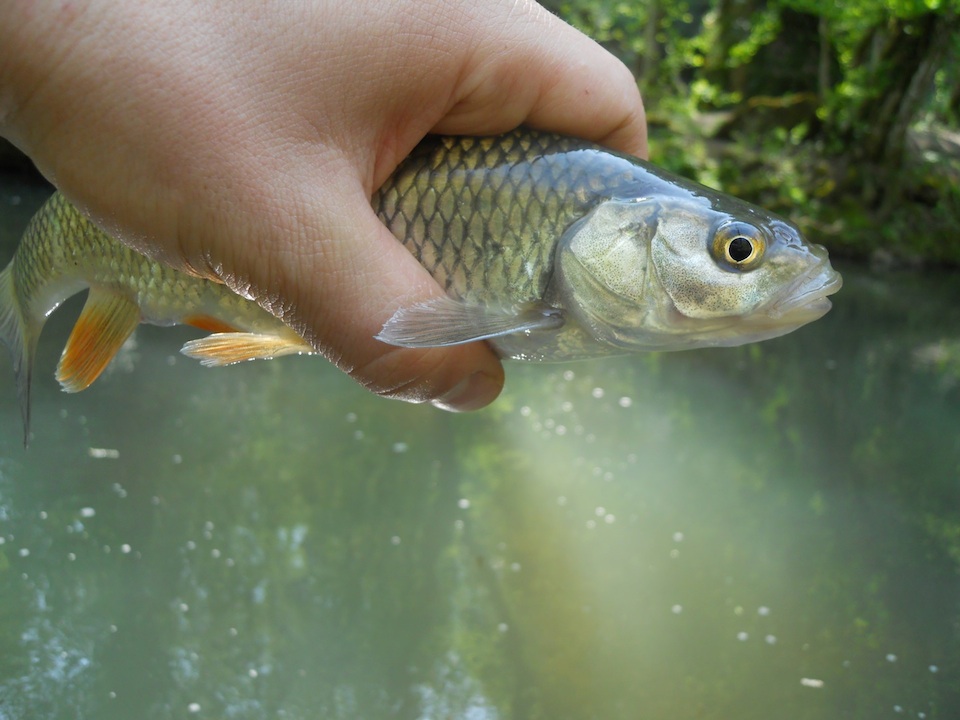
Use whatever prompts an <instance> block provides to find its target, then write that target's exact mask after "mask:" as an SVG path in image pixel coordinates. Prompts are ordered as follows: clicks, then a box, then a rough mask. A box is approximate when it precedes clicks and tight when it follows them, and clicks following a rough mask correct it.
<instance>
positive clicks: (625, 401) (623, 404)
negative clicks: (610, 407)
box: [617, 395, 633, 408]
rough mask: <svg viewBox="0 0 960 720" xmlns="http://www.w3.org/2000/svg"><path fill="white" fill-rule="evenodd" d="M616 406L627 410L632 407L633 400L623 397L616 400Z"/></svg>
mask: <svg viewBox="0 0 960 720" xmlns="http://www.w3.org/2000/svg"><path fill="white" fill-rule="evenodd" d="M617 404H618V405H619V406H620V407H622V408H628V407H630V406H631V405H633V400H632V399H631V398H628V397H627V396H626V395H624V396H623V397H622V398H620V399H619V400H617Z"/></svg>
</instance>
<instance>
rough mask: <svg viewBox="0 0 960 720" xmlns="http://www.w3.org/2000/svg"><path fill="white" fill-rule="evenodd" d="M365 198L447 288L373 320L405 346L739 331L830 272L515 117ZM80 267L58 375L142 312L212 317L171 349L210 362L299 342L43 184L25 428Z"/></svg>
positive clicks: (832, 283)
mask: <svg viewBox="0 0 960 720" xmlns="http://www.w3.org/2000/svg"><path fill="white" fill-rule="evenodd" d="M372 204H373V208H374V210H375V211H376V212H377V214H378V216H379V217H380V219H381V220H382V221H383V222H384V224H385V225H386V226H387V227H388V228H390V230H391V231H392V232H393V234H394V235H395V236H396V237H397V238H398V239H399V240H400V241H401V242H402V243H403V244H404V245H405V246H406V247H407V248H408V249H409V250H410V252H411V253H412V254H413V255H414V256H415V257H416V258H417V260H418V261H419V262H420V263H421V264H422V265H423V266H424V267H425V268H426V269H427V270H428V271H429V272H430V273H431V274H432V275H433V277H434V278H435V279H436V280H437V281H438V282H439V283H440V284H441V285H442V286H443V287H444V288H445V289H446V291H447V297H446V298H441V299H439V300H435V301H433V302H429V303H426V304H422V305H417V306H414V307H410V308H401V309H399V310H398V311H397V313H396V314H395V315H394V316H393V317H392V318H391V319H390V320H389V321H388V322H387V323H386V324H385V325H384V328H383V330H382V331H381V333H380V334H379V335H378V337H379V338H380V339H381V340H383V341H384V342H387V343H390V344H394V345H400V346H406V347H433V346H442V345H453V344H458V343H464V342H472V341H477V340H487V341H489V342H490V343H491V344H492V345H493V347H494V348H495V349H496V350H497V351H498V352H499V353H500V354H501V355H502V356H504V357H510V358H516V359H526V360H568V359H577V358H585V357H595V356H601V355H610V354H616V353H624V352H631V351H640V350H676V349H684V348H691V347H703V346H711V345H737V344H741V343H744V342H751V341H755V340H762V339H766V338H769V337H775V336H777V335H782V334H784V333H786V332H790V331H791V330H793V329H795V328H797V327H799V326H800V325H803V324H805V323H807V322H810V321H811V320H814V319H816V318H818V317H820V316H821V315H823V314H824V313H825V312H826V311H827V310H828V309H829V307H830V301H829V300H828V299H827V296H828V295H830V294H831V293H833V292H835V291H836V290H837V289H839V287H840V282H841V281H840V276H839V275H838V274H837V273H836V272H835V271H833V269H832V268H831V267H830V263H829V261H828V260H827V255H826V251H825V250H824V249H823V248H821V247H819V246H816V245H810V244H808V243H807V242H806V241H804V239H803V238H802V237H801V235H800V233H799V231H797V229H796V228H795V227H794V226H793V225H791V224H790V223H788V222H787V221H785V220H782V219H780V218H777V217H775V216H773V215H771V214H769V213H767V212H765V211H764V210H762V209H760V208H758V207H756V206H753V205H750V204H748V203H745V202H743V201H741V200H738V199H736V198H733V197H730V196H727V195H724V194H722V193H719V192H717V191H714V190H710V189H708V188H705V187H703V186H700V185H697V184H696V183H693V182H690V181H688V180H685V179H682V178H679V177H676V176H673V175H670V174H668V173H666V172H664V171H662V170H660V169H658V168H656V167H655V166H653V165H650V164H649V163H645V162H643V161H640V160H637V159H636V158H631V157H627V156H622V155H618V154H616V153H613V152H610V151H608V150H605V149H603V148H601V147H599V146H596V145H593V144H590V143H587V142H584V141H581V140H575V139H572V138H565V137H561V136H557V135H551V134H545V133H538V132H534V131H530V130H524V129H521V130H517V131H514V132H511V133H507V134H505V135H501V136H496V137H488V138H469V137H459V138H454V137H433V138H428V139H427V140H425V141H424V142H423V143H421V145H419V146H418V147H417V148H416V149H415V150H414V152H413V153H412V154H411V155H410V157H408V158H407V159H406V160H405V161H404V162H403V163H402V164H401V165H400V166H399V167H398V168H397V170H396V171H395V172H394V174H393V175H392V176H391V177H390V178H389V179H388V180H387V182H386V183H385V184H384V185H383V187H382V188H380V189H379V190H378V191H377V193H375V194H374V196H373V198H372ZM85 287H88V288H89V289H90V293H89V295H88V298H87V301H86V304H85V306H84V309H83V311H82V313H81V315H80V318H79V319H78V321H77V324H76V325H75V327H74V329H73V331H72V333H71V335H70V338H69V339H68V341H67V345H66V347H65V349H64V352H63V355H62V357H61V360H60V365H59V366H58V369H57V378H58V380H59V381H60V382H61V384H62V386H63V387H64V389H65V390H67V391H70V392H75V391H78V390H82V389H84V388H85V387H87V386H89V384H90V383H92V382H93V381H94V380H95V379H96V378H97V377H98V376H99V374H100V373H101V372H102V370H103V369H104V368H105V367H106V365H107V364H108V363H109V361H110V359H111V358H112V357H113V356H114V355H115V354H116V352H117V351H118V350H119V348H120V346H121V345H122V344H123V342H124V341H125V340H126V338H127V337H128V336H129V335H130V333H132V332H133V330H134V329H135V328H136V326H137V324H139V323H140V322H149V323H154V324H159V325H169V324H175V323H187V324H191V325H195V326H197V327H200V328H202V329H205V330H212V331H214V334H212V335H209V336H206V337H203V338H199V339H197V340H193V341H190V342H189V343H187V345H185V346H184V349H183V352H184V353H185V354H187V355H189V356H191V357H195V358H197V359H200V360H201V361H202V362H204V363H205V364H208V365H224V364H229V363H232V362H237V361H240V360H249V359H254V358H267V357H276V356H279V355H284V354H289V353H300V352H311V351H312V347H311V346H310V345H309V344H308V343H307V342H306V341H305V340H304V339H303V338H302V337H300V336H299V335H298V334H297V333H296V332H294V331H293V330H292V329H290V328H289V327H287V326H286V325H284V324H283V323H282V322H280V321H279V320H277V319H276V318H274V317H273V316H272V315H270V314H269V313H267V312H266V311H265V310H263V309H262V308H261V307H260V306H259V305H257V304H256V303H255V302H253V301H252V300H249V299H246V298H243V297H241V296H239V295H236V294H234V293H233V292H231V291H230V290H229V289H228V288H227V287H226V286H224V285H222V284H219V283H217V282H214V281H211V280H206V279H202V278H198V277H194V276H192V275H189V274H187V273H183V272H180V271H177V270H173V269H172V268H169V267H166V266H164V265H162V264H160V263H158V262H155V261H153V260H150V259H148V258H146V257H144V256H142V255H140V254H139V253H137V252H135V251H134V250H131V249H130V248H128V247H127V246H126V245H124V244H122V243H121V242H119V241H117V240H115V239H114V238H112V237H110V236H109V235H107V234H106V233H104V232H103V231H101V230H100V229H99V228H97V226H96V225H94V224H93V223H91V222H90V221H89V220H87V219H86V218H85V217H84V216H83V215H82V214H81V213H80V212H79V211H78V210H77V209H76V208H74V207H73V206H72V205H71V204H70V203H69V202H68V201H67V200H66V199H65V198H64V197H63V196H61V195H60V194H59V193H55V194H54V195H53V196H52V197H51V198H50V199H49V200H48V201H47V202H46V203H45V204H44V206H43V207H42V208H41V209H40V210H39V211H38V212H37V214H36V215H35V216H34V218H33V219H32V220H31V222H30V224H29V225H28V227H27V229H26V231H25V232H24V235H23V238H22V240H21V243H20V246H19V247H18V249H17V251H16V253H15V255H14V257H13V259H12V260H11V262H10V264H9V265H8V266H7V268H6V269H5V270H3V271H2V273H0V340H3V342H4V343H5V344H6V345H7V346H8V347H9V348H10V350H11V352H12V354H13V358H14V370H15V373H16V375H17V382H18V392H19V397H20V404H21V409H22V412H23V418H24V423H25V428H26V427H27V426H28V423H29V388H30V375H31V367H32V357H33V351H34V348H35V346H36V342H37V338H38V337H39V334H40V331H41V329H42V327H43V323H44V321H45V319H46V317H47V316H48V315H49V314H50V313H51V312H53V310H55V309H56V308H57V306H58V305H59V304H60V303H61V302H62V301H63V300H64V299H66V298H67V297H69V296H71V295H73V294H74V293H76V292H78V291H79V290H81V289H83V288H85Z"/></svg>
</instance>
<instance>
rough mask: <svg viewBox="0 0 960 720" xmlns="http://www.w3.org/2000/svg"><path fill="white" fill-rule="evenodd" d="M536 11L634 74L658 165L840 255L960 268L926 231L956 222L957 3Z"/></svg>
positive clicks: (919, 0) (718, 3)
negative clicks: (783, 218)
mask: <svg viewBox="0 0 960 720" xmlns="http://www.w3.org/2000/svg"><path fill="white" fill-rule="evenodd" d="M546 4H547V7H548V8H549V9H551V10H553V11H555V12H557V13H558V14H559V15H561V16H562V17H564V18H565V19H567V20H568V21H570V22H572V23H573V24H574V25H576V26H577V27H579V28H581V29H582V30H584V31H585V32H586V33H587V34H589V35H591V36H593V37H594V38H596V39H597V40H598V41H599V42H601V43H602V44H603V45H604V46H606V47H607V48H609V49H610V50H611V51H612V52H614V53H615V54H616V55H618V56H619V57H620V58H621V59H623V60H624V62H626V63H627V64H628V66H630V67H631V68H632V69H633V70H634V72H635V74H636V75H637V78H638V81H639V83H640V86H641V90H642V91H643V94H644V100H645V103H646V105H647V110H648V116H649V118H650V122H651V125H652V139H653V142H652V143H651V147H652V154H653V157H654V160H655V161H656V162H659V163H661V164H663V165H665V166H666V167H668V168H670V169H672V170H674V171H677V172H680V173H683V174H686V175H689V176H692V177H695V178H696V179H698V180H700V181H701V182H705V183H706V184H708V185H714V186H721V187H722V188H723V189H726V190H728V191H731V192H734V193H739V194H741V195H743V196H744V197H747V198H748V199H751V200H755V201H760V202H762V203H769V204H771V205H772V207H773V209H780V210H781V211H782V212H784V213H787V214H789V215H790V216H791V217H797V216H799V217H800V220H801V222H802V223H806V224H807V226H808V227H810V228H815V229H816V230H817V231H818V234H819V235H820V239H826V241H827V243H828V244H830V245H831V247H836V248H839V249H841V250H842V251H844V252H847V253H850V254H856V255H869V254H871V253H872V252H873V251H874V250H877V249H879V248H880V246H879V245H878V241H882V242H883V243H884V245H883V246H882V250H883V251H884V252H892V253H893V254H894V255H898V256H912V257H915V258H920V259H924V260H930V261H934V262H947V263H954V264H960V246H958V245H960V243H957V242H950V241H947V242H940V241H937V242H934V241H933V240H931V239H930V238H932V237H934V236H935V235H938V234H939V233H952V235H947V237H956V236H957V230H958V229H960V199H958V197H957V196H958V191H957V190H956V188H957V187H958V186H960V182H958V177H960V175H958V173H957V170H956V168H957V166H958V164H960V162H958V160H960V143H957V142H955V141H951V142H943V141H942V140H943V138H945V137H946V138H950V137H952V136H950V133H951V132H956V131H957V129H958V123H960V0H854V1H853V2H836V1H835V0H700V1H698V0H690V1H689V2H681V3H665V2H656V1H655V2H644V3H641V2H636V1H633V2H629V1H626V0H559V1H556V0H555V1H554V2H547V3H546ZM931 142H932V143H934V144H937V145H938V147H937V153H938V158H937V160H936V161H931V159H930V152H929V150H928V149H927V148H925V147H924V145H925V144H926V145H929V144H930V143H931ZM917 225H923V226H928V227H932V228H935V229H936V231H937V232H936V233H931V232H927V233H913V232H909V229H910V228H911V227H916V226H917ZM940 237H941V238H942V237H943V235H940ZM923 238H927V239H926V240H924V239H923Z"/></svg>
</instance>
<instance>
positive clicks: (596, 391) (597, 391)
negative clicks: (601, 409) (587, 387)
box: [590, 387, 604, 400]
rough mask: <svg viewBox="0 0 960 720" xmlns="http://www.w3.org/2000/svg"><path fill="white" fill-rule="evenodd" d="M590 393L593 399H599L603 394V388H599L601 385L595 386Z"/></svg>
mask: <svg viewBox="0 0 960 720" xmlns="http://www.w3.org/2000/svg"><path fill="white" fill-rule="evenodd" d="M590 394H591V395H592V396H593V397H594V398H595V399H597V400H599V399H600V398H602V397H603V395H604V392H603V388H601V387H595V388H594V389H593V390H591V391H590Z"/></svg>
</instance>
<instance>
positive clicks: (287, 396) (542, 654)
mask: <svg viewBox="0 0 960 720" xmlns="http://www.w3.org/2000/svg"><path fill="white" fill-rule="evenodd" d="M13 194H14V191H13V190H12V189H11V187H10V186H9V185H8V186H6V191H5V192H0V208H2V212H0V218H2V219H3V220H2V222H3V223H4V225H3V226H2V227H0V239H2V240H3V241H5V242H6V247H7V248H8V250H7V252H6V253H5V254H4V257H7V256H8V255H9V248H10V247H11V243H12V238H13V237H15V236H16V235H17V234H18V233H19V230H20V228H21V227H22V225H23V223H24V222H25V219H26V217H27V216H28V215H29V212H30V211H31V210H32V208H33V207H34V206H35V205H36V202H37V201H38V200H39V197H40V194H39V192H38V191H34V190H31V189H29V188H17V189H16V194H17V195H18V196H19V197H20V198H21V202H20V204H19V205H16V206H13V205H12V204H11V196H12V195H13ZM841 269H842V270H844V271H845V275H846V279H847V285H846V287H845V288H844V289H843V291H842V292H841V294H840V295H839V297H838V298H837V303H836V306H835V308H834V310H833V311H832V312H831V313H830V314H829V315H828V316H827V317H826V318H825V319H823V320H821V321H819V322H818V323H816V324H814V325H812V326H810V327H808V328H805V329H803V330H801V331H799V332H797V333H795V334H793V335H791V336H788V337H786V338H782V339H779V340H775V341H770V342H768V343H764V344H762V345H757V346H752V347H748V348H739V349H732V350H717V351H706V352H693V353H685V354H675V355H661V356H654V355H652V356H642V357H633V358H626V359H621V360H607V361H603V362H593V363H579V364H571V365H557V366H533V365H522V364H513V365H510V366H509V368H508V378H509V381H508V386H507V390H506V392H505V393H504V395H503V397H502V398H501V399H500V400H499V401H498V402H497V403H496V404H495V405H494V406H493V407H492V408H490V409H489V410H487V411H485V412H482V413H479V414H476V415H472V416H450V415H446V414H442V413H440V412H439V411H434V410H432V409H431V408H424V407H414V406H408V405H403V404H400V403H394V402H389V401H385V400H381V399H378V398H374V397H372V396H368V395H367V394H365V393H364V392H363V391H361V390H360V389H358V388H357V387H355V386H354V385H353V384H352V383H351V382H350V381H349V380H347V379H346V378H345V377H343V376H341V375H340V374H339V373H338V372H337V371H336V370H334V369H332V368H331V367H330V366H329V365H327V364H326V363H325V362H324V361H322V360H320V359H317V358H286V359H283V360H278V361H274V362H264V363H249V364H246V365H243V366H240V367H234V368H227V369H222V370H207V369H204V368H201V367H199V366H198V365H196V364H194V363H193V362H192V361H190V360H187V359H186V358H183V357H181V356H180V355H178V354H177V349H178V348H179V346H180V344H181V343H182V342H183V341H184V340H185V339H186V338H188V337H191V336H192V335H193V333H192V331H188V330H183V329H159V328H142V329H141V330H140V331H138V334H137V336H136V345H135V347H130V348H127V350H125V351H124V353H123V355H122V357H121V358H120V359H119V361H118V362H117V363H115V365H114V367H113V368H112V370H111V372H109V373H108V374H107V375H106V376H105V377H104V378H102V379H101V380H100V381H98V383H97V384H96V385H95V386H93V387H92V388H91V389H90V390H88V391H86V392H84V393H82V394H80V395H64V394H62V393H60V392H59V390H58V388H57V386H56V383H55V382H54V380H53V377H52V373H53V368H54V365H55V364H56V357H57V355H58V353H59V351H60V348H61V347H62V345H63V342H64V340H65V337H66V335H67V333H68V331H69V327H70V325H71V323H72V319H73V317H75V315H76V313H77V312H78V308H79V306H78V305H77V304H76V303H72V304H71V307H70V308H65V309H63V310H61V311H58V313H57V314H55V315H54V317H53V319H52V320H51V323H50V325H49V326H48V329H47V330H46V332H45V334H44V336H43V339H42V341H41V348H40V356H39V359H38V369H37V373H36V380H37V382H36V389H35V404H34V411H33V425H34V431H35V435H34V438H33V440H32V443H31V446H30V448H29V450H27V451H24V450H23V448H22V447H21V435H20V418H19V413H18V410H17V408H16V404H15V397H14V392H13V384H12V381H10V382H4V383H0V395H2V397H0V408H3V410H2V412H0V718H2V720H19V719H20V718H97V719H101V718H105V719H108V720H109V719H112V718H187V717H197V718H267V717H269V718H325V719H326V718H331V719H333V718H349V719H351V720H352V719H355V718H364V719H365V720H366V719H371V720H372V719H377V718H403V719H406V718H410V719H416V720H421V719H422V720H428V719H429V720H441V719H446V718H464V719H467V720H493V719H503V720H506V719H508V718H512V719H516V720H537V719H540V718H544V719H549V720H563V719H566V718H569V719H571V720H581V719H583V720H588V719H598V720H619V719H620V718H623V719H633V718H651V719H655V720H656V719H660V718H670V719H674V718H678V719H686V718H708V719H716V720H729V718H738V720H739V719H750V718H758V719H759V718H770V717H777V718H786V719H790V720H792V719H795V718H796V719H806V718H810V719H811V720H814V719H815V720H823V719H825V718H830V719H832V718H865V719H869V720H876V719H877V718H900V717H903V718H956V717H958V716H960V575H958V570H960V503H958V499H960V498H958V495H960V283H958V282H957V280H958V278H957V276H956V275H948V274H926V275H914V274H893V275H876V274H872V273H869V272H865V271H862V270H857V269H855V268H841ZM8 367H9V364H8V363H7V362H6V361H4V367H3V368H2V370H7V369H8Z"/></svg>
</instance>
